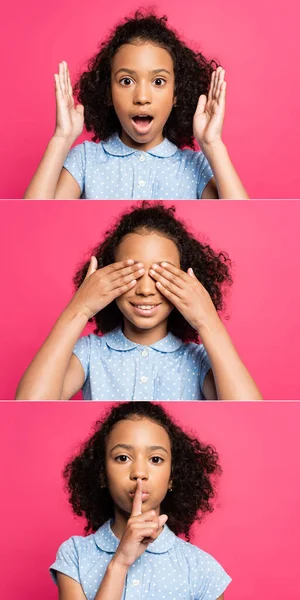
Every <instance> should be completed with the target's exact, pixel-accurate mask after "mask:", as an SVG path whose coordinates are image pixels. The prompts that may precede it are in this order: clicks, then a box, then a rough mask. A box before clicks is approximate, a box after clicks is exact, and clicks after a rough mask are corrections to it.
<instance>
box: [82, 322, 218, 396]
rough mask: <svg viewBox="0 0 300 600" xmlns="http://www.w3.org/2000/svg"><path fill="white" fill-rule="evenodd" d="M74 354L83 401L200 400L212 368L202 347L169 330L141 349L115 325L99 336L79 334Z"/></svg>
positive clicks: (140, 346) (141, 346)
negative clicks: (79, 368)
mask: <svg viewBox="0 0 300 600" xmlns="http://www.w3.org/2000/svg"><path fill="white" fill-rule="evenodd" d="M73 353H74V354H75V355H76V356H77V358H78V359H79V361H80V363H81V365H82V368H83V370H84V375H85V382H84V385H83V388H82V394H83V398H84V400H162V401H164V400H166V401H167V400H176V401H177V400H186V401H188V400H205V398H204V395H203V391H202V389H203V383H204V379H205V377H206V375H207V373H208V371H209V370H210V369H211V365H210V361H209V358H208V356H207V353H206V350H205V348H204V346H203V345H202V344H194V343H188V344H186V343H184V342H182V340H180V339H179V338H177V337H176V336H174V335H173V334H172V333H170V332H169V333H168V335H167V336H166V337H165V338H163V339H162V340H159V341H158V342H155V343H154V344H151V346H143V345H140V344H136V343H135V342H132V341H131V340H129V339H127V338H126V337H125V336H124V334H123V332H122V329H121V328H120V327H118V328H117V329H114V330H113V331H111V332H109V333H107V334H106V335H104V336H102V337H100V336H97V335H94V334H91V335H88V336H83V337H82V338H80V339H79V340H78V342H77V343H76V345H75V347H74V350H73Z"/></svg>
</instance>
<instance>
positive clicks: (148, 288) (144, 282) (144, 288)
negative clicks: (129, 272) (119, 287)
mask: <svg viewBox="0 0 300 600" xmlns="http://www.w3.org/2000/svg"><path fill="white" fill-rule="evenodd" d="M156 291H157V290H156V287H155V281H154V279H152V277H150V275H148V271H147V270H145V273H144V275H143V276H142V277H139V279H137V283H136V286H135V293H136V294H137V295H140V296H151V295H154V294H155V293H156Z"/></svg>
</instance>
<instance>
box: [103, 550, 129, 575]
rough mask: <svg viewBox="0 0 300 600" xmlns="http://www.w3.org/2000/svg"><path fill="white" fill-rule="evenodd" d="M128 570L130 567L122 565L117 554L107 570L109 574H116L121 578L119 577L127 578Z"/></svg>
mask: <svg viewBox="0 0 300 600" xmlns="http://www.w3.org/2000/svg"><path fill="white" fill-rule="evenodd" d="M128 569H129V566H128V565H126V564H124V563H122V562H121V561H120V560H119V559H118V556H117V555H116V554H115V556H114V557H113V558H112V559H111V561H110V563H109V565H108V567H107V570H108V572H109V573H111V574H114V575H115V576H119V577H124V578H125V577H126V575H127V573H128Z"/></svg>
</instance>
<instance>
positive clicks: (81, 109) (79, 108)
mask: <svg viewBox="0 0 300 600" xmlns="http://www.w3.org/2000/svg"><path fill="white" fill-rule="evenodd" d="M76 112H78V114H79V115H81V116H82V117H83V115H84V106H83V104H77V106H76Z"/></svg>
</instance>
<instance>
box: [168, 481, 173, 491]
mask: <svg viewBox="0 0 300 600" xmlns="http://www.w3.org/2000/svg"><path fill="white" fill-rule="evenodd" d="M172 488H173V480H172V479H170V481H169V485H168V491H169V492H172Z"/></svg>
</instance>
